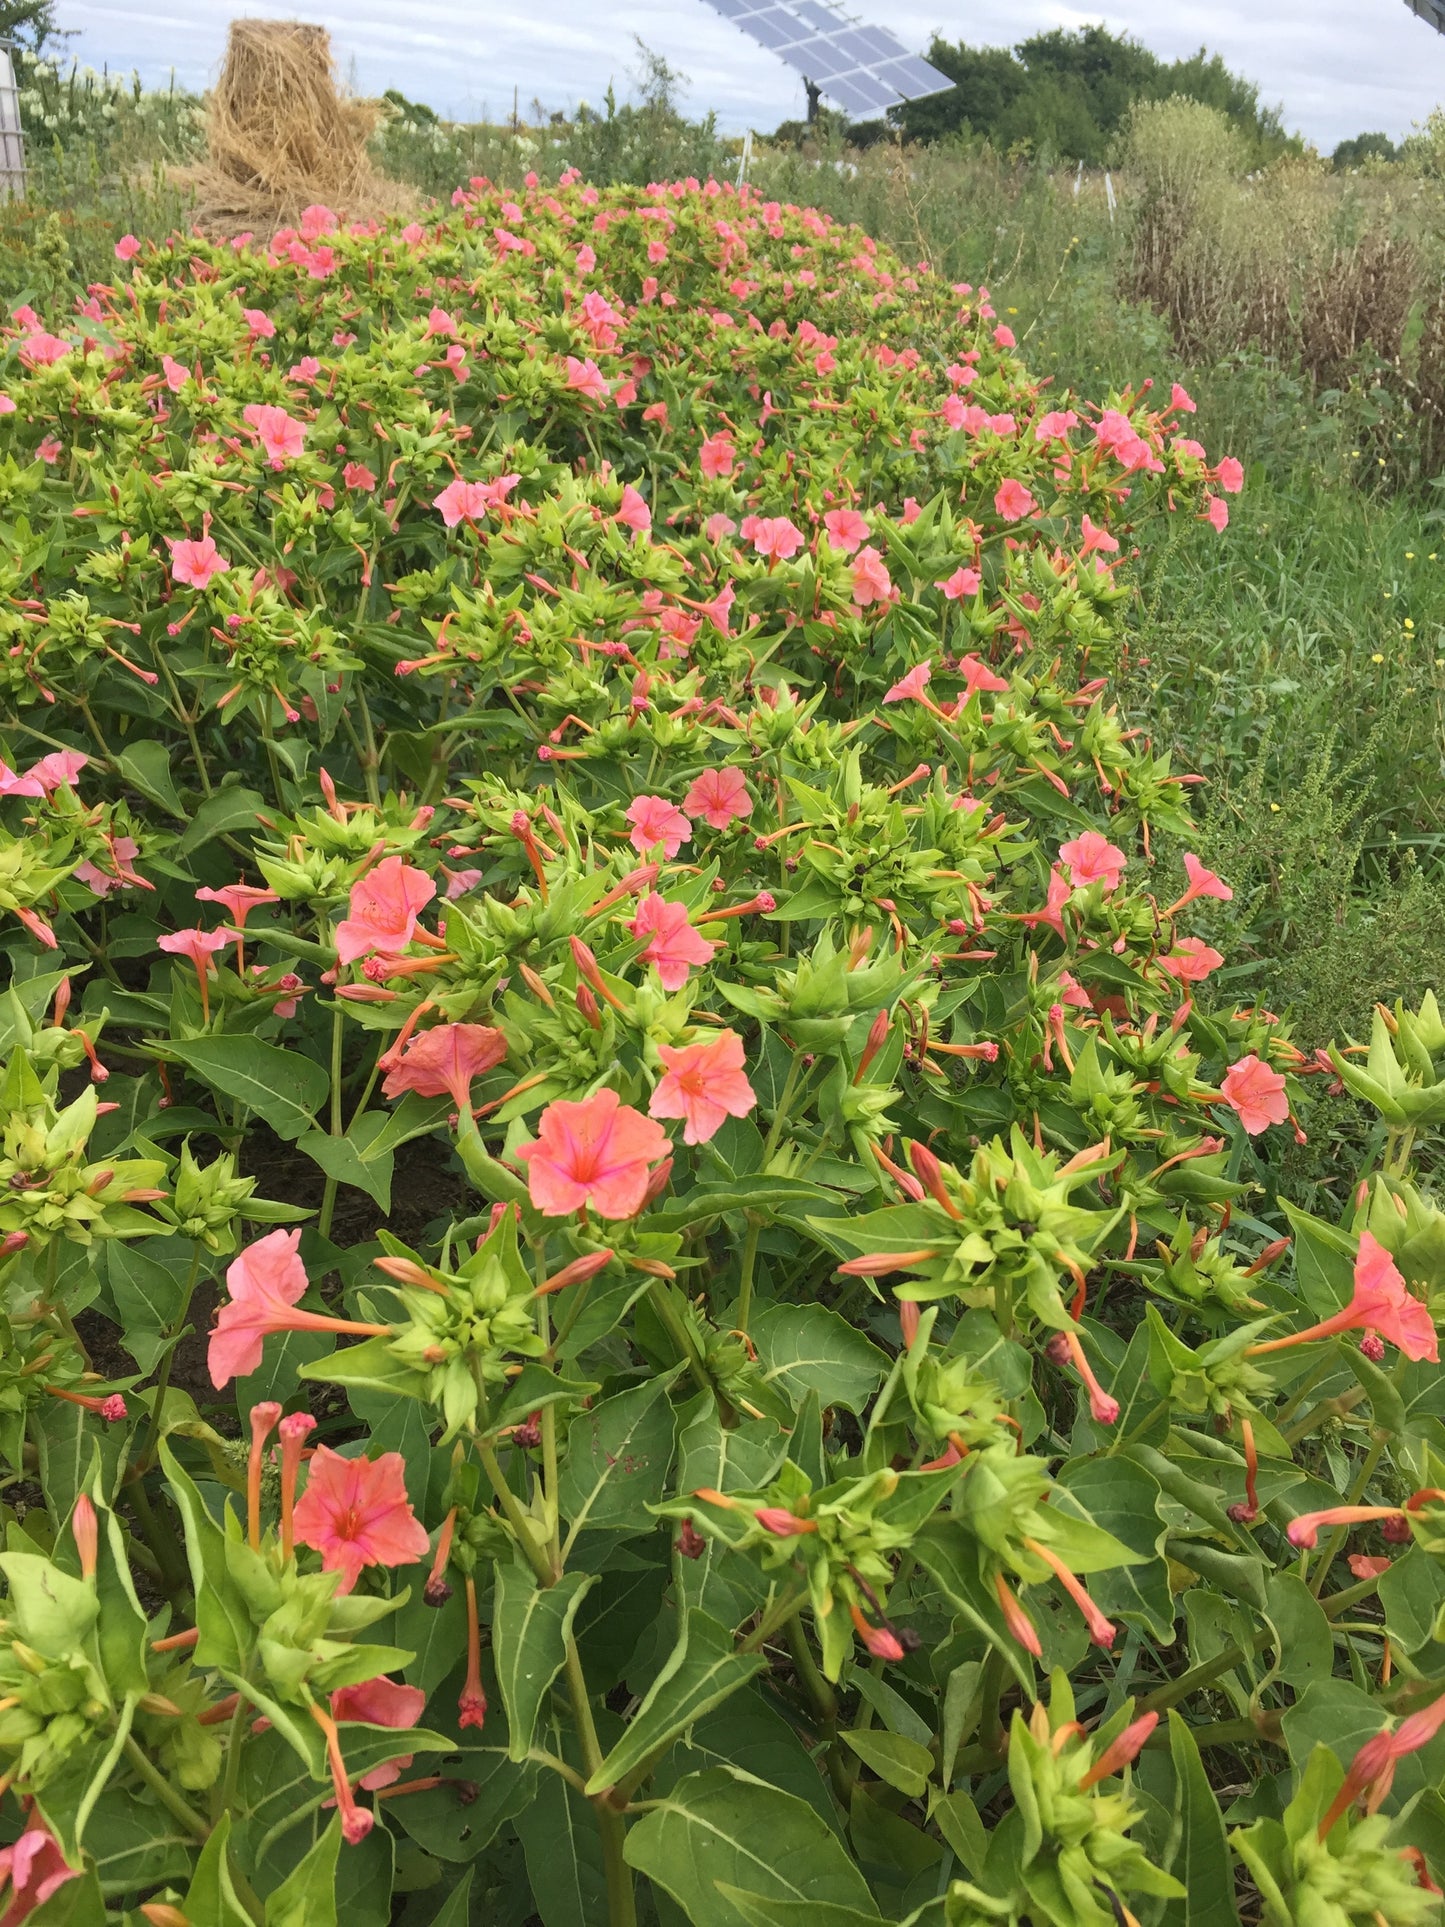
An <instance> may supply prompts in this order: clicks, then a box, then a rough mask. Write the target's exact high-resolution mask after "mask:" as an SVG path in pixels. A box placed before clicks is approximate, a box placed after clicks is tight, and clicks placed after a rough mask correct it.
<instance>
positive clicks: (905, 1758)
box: [838, 1726, 933, 1800]
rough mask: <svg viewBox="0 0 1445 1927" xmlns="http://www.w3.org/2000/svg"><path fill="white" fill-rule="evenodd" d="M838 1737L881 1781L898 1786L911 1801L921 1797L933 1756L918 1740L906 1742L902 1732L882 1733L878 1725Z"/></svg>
mask: <svg viewBox="0 0 1445 1927" xmlns="http://www.w3.org/2000/svg"><path fill="white" fill-rule="evenodd" d="M838 1738H839V1739H840V1740H846V1741H847V1743H848V1745H849V1746H851V1747H852V1749H853V1751H854V1752H855V1753H856V1754H857V1755H858V1758H859V1759H860V1760H862V1762H863V1764H864V1765H865V1766H870V1767H872V1769H873V1771H874V1772H875V1773H876V1774H877V1775H878V1778H879V1779H880V1780H886V1781H887V1783H888V1785H889V1786H891V1787H897V1789H898V1791H899V1792H900V1793H905V1794H907V1796H908V1798H909V1799H910V1800H918V1799H921V1798H922V1796H923V1792H924V1789H925V1788H926V1787H927V1785H928V1779H929V1775H930V1774H931V1773H932V1771H933V1755H932V1754H931V1753H930V1752H929V1750H928V1748H927V1747H926V1746H920V1745H919V1744H918V1742H917V1740H908V1739H905V1738H904V1737H903V1735H902V1734H901V1733H887V1732H880V1731H879V1729H878V1728H877V1727H876V1726H868V1727H858V1728H855V1729H854V1730H853V1731H851V1732H846V1733H840V1734H839V1735H838Z"/></svg>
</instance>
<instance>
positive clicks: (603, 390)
mask: <svg viewBox="0 0 1445 1927" xmlns="http://www.w3.org/2000/svg"><path fill="white" fill-rule="evenodd" d="M567 386H568V388H569V389H570V390H571V391H572V393H573V394H575V395H583V396H585V397H586V399H587V400H588V401H606V399H607V397H608V394H609V393H610V392H611V390H610V389H609V386H608V383H607V380H606V377H605V376H604V375H603V373H602V370H601V369H600V368H599V367H598V366H597V363H596V362H595V361H594V360H593V359H592V357H591V356H590V355H588V356H587V358H586V360H585V361H579V360H578V358H577V356H576V355H568V357H567Z"/></svg>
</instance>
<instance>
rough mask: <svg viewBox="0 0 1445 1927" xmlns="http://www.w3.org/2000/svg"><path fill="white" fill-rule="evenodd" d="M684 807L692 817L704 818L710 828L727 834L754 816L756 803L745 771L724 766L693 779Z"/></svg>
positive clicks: (683, 801)
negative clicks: (734, 824) (729, 828)
mask: <svg viewBox="0 0 1445 1927" xmlns="http://www.w3.org/2000/svg"><path fill="white" fill-rule="evenodd" d="M682 807H683V809H684V810H686V812H687V814H688V815H689V816H690V817H701V818H702V820H703V822H704V823H706V824H708V825H710V826H711V828H713V829H715V830H725V829H726V828H727V826H728V824H729V823H731V822H734V821H735V820H736V819H737V818H738V817H741V816H750V815H751V814H752V808H753V799H752V796H751V795H750V794H749V791H748V786H747V783H746V781H745V780H744V777H743V773H742V771H741V770H740V769H734V768H733V767H732V765H731V764H727V763H725V764H724V765H723V766H722V768H721V769H705V770H704V771H703V772H702V774H701V776H695V777H694V778H693V780H692V784H691V786H690V788H689V789H688V792H687V795H686V796H685V797H683V799H682ZM689 828H691V825H689Z"/></svg>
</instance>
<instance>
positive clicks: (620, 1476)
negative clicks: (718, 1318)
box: [558, 1373, 676, 1539]
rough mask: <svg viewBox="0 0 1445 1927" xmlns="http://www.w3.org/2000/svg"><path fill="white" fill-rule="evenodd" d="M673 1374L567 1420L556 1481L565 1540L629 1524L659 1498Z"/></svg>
mask: <svg viewBox="0 0 1445 1927" xmlns="http://www.w3.org/2000/svg"><path fill="white" fill-rule="evenodd" d="M675 1376H676V1374H675V1373H669V1374H667V1375H665V1376H663V1377H660V1378H651V1379H648V1380H647V1381H646V1383H645V1384H642V1385H634V1386H632V1387H630V1388H629V1389H628V1390H627V1391H625V1392H618V1393H617V1394H616V1396H615V1397H613V1398H608V1399H604V1400H603V1401H602V1403H601V1404H600V1405H595V1406H593V1408H592V1410H591V1411H590V1412H584V1413H582V1414H581V1415H580V1416H579V1417H577V1418H575V1419H574V1420H573V1421H572V1424H571V1426H570V1427H569V1429H568V1432H567V1455H566V1458H565V1460H564V1461H563V1465H562V1476H561V1478H560V1480H559V1481H558V1503H559V1505H560V1507H561V1512H562V1517H563V1518H564V1519H566V1520H568V1521H569V1522H570V1524H571V1527H572V1532H571V1538H573V1539H575V1538H576V1536H577V1534H578V1533H579V1532H581V1531H582V1530H583V1529H584V1528H585V1527H589V1526H618V1527H624V1526H631V1527H632V1528H633V1530H634V1531H635V1530H637V1529H638V1528H639V1527H640V1526H641V1524H642V1522H643V1521H644V1520H645V1519H646V1517H647V1514H646V1510H645V1508H646V1506H647V1505H648V1504H650V1503H651V1502H652V1501H653V1500H656V1499H660V1498H661V1497H662V1493H663V1488H664V1486H665V1484H666V1482H667V1470H668V1467H669V1466H670V1465H671V1463H672V1442H673V1417H672V1407H671V1405H670V1404H669V1403H668V1398H667V1393H668V1387H669V1386H670V1385H671V1384H672V1381H673V1378H674V1377H675Z"/></svg>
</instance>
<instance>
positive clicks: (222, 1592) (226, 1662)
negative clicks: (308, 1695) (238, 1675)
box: [160, 1439, 255, 1672]
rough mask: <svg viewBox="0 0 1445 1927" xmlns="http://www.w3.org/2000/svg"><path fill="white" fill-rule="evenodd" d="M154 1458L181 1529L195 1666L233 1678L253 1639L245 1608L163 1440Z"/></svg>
mask: <svg viewBox="0 0 1445 1927" xmlns="http://www.w3.org/2000/svg"><path fill="white" fill-rule="evenodd" d="M160 1454H161V1466H162V1468H163V1470H164V1472H165V1475H166V1481H167V1483H168V1485H169V1487H170V1492H171V1497H172V1498H173V1499H174V1501H175V1503H176V1506H177V1508H178V1510H179V1512H180V1515H181V1523H182V1525H183V1526H184V1528H185V1539H186V1560H187V1563H188V1564H189V1566H190V1569H191V1590H192V1591H193V1592H194V1593H195V1595H196V1624H197V1626H198V1627H199V1628H200V1632H201V1637H200V1640H199V1642H198V1643H197V1646H196V1652H195V1657H196V1664H197V1665H198V1666H217V1667H223V1668H225V1669H226V1670H227V1671H228V1672H237V1671H239V1670H241V1669H242V1668H243V1667H244V1666H245V1664H246V1661H247V1659H248V1658H249V1656H250V1653H251V1648H252V1645H253V1643H254V1640H255V1633H254V1631H253V1629H252V1625H251V1615H250V1613H249V1612H248V1611H247V1610H246V1603H245V1601H244V1600H243V1599H242V1597H241V1595H240V1592H239V1591H238V1590H237V1588H236V1585H235V1582H234V1581H233V1580H232V1578H231V1576H230V1572H229V1570H228V1568H227V1562H226V1539H225V1534H224V1533H223V1532H222V1531H221V1528H220V1527H219V1526H218V1525H217V1524H216V1522H215V1520H214V1519H213V1518H212V1517H211V1515H210V1513H209V1512H208V1511H207V1510H206V1506H205V1501H204V1500H203V1499H202V1498H201V1495H200V1493H199V1492H198V1491H197V1490H196V1488H195V1486H194V1484H193V1483H192V1481H191V1478H190V1475H189V1474H188V1473H187V1472H185V1471H183V1470H182V1468H181V1465H180V1462H179V1460H178V1459H177V1458H176V1456H175V1454H174V1453H173V1452H172V1451H171V1448H170V1446H169V1445H167V1444H166V1442H165V1440H164V1439H162V1440H161V1447H160Z"/></svg>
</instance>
